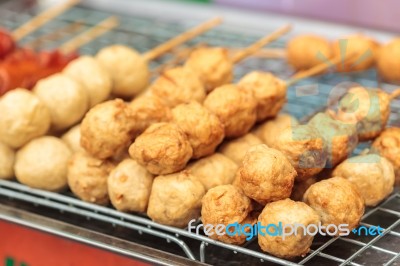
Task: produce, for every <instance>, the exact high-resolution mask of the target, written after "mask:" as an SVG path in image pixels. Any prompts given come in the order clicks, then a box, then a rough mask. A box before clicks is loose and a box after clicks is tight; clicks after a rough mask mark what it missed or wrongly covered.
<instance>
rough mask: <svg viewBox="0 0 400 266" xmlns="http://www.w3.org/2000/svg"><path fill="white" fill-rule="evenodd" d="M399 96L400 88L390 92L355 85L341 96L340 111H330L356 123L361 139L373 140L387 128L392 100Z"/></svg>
mask: <svg viewBox="0 0 400 266" xmlns="http://www.w3.org/2000/svg"><path fill="white" fill-rule="evenodd" d="M399 96H400V89H397V90H395V91H393V92H392V93H391V94H389V93H387V92H385V91H383V90H382V89H372V88H364V87H361V86H360V87H353V88H351V89H350V90H349V91H348V92H347V93H346V94H345V95H344V96H343V97H342V98H341V100H340V102H339V107H338V111H337V112H336V113H335V112H334V111H333V110H329V111H328V112H329V113H330V115H331V116H332V117H334V118H335V119H337V120H339V121H342V122H344V123H348V124H353V125H356V127H357V133H358V138H359V140H360V141H366V140H371V139H374V138H376V137H377V136H379V134H380V133H381V132H382V131H383V130H384V129H385V127H386V124H387V121H388V119H389V115H390V102H391V101H392V100H393V99H395V98H397V97H399Z"/></svg>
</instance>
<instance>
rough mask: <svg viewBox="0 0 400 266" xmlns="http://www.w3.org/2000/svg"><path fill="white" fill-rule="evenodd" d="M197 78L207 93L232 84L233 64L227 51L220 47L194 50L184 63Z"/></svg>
mask: <svg viewBox="0 0 400 266" xmlns="http://www.w3.org/2000/svg"><path fill="white" fill-rule="evenodd" d="M185 67H188V68H190V69H192V70H193V71H194V72H195V73H196V74H197V75H198V76H199V77H200V80H201V82H202V83H203V85H204V87H205V88H206V91H207V92H210V91H212V90H214V89H215V88H217V87H219V86H222V85H224V84H228V83H231V82H232V79H233V63H232V62H231V60H230V58H229V54H228V50H227V49H225V48H220V47H202V48H198V49H196V50H194V51H193V52H192V53H191V54H190V56H189V58H188V59H187V61H186V63H185Z"/></svg>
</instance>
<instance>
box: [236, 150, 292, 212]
mask: <svg viewBox="0 0 400 266" xmlns="http://www.w3.org/2000/svg"><path fill="white" fill-rule="evenodd" d="M238 173H239V186H240V188H242V189H243V192H244V194H246V196H248V197H249V198H252V199H254V200H255V201H257V202H259V203H260V204H264V205H265V204H266V203H268V202H271V201H277V200H281V199H286V198H288V197H289V196H290V194H291V193H292V188H293V182H294V179H295V177H296V171H295V170H294V168H293V167H292V165H291V164H290V162H289V160H288V159H286V157H285V156H284V155H283V154H282V153H281V152H280V151H278V150H275V149H271V148H268V147H267V145H265V144H259V145H256V146H253V147H252V148H250V149H249V150H248V151H247V153H246V155H245V156H244V159H243V163H242V165H241V166H240V168H239V170H238Z"/></svg>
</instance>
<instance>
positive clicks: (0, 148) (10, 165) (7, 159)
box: [0, 142, 15, 179]
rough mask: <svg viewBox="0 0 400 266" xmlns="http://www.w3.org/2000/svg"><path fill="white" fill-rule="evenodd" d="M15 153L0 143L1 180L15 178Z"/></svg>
mask: <svg viewBox="0 0 400 266" xmlns="http://www.w3.org/2000/svg"><path fill="white" fill-rule="evenodd" d="M14 163H15V151H14V150H13V149H11V148H10V147H8V146H7V145H6V144H4V143H2V142H0V179H12V178H14Z"/></svg>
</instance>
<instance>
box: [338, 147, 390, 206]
mask: <svg viewBox="0 0 400 266" xmlns="http://www.w3.org/2000/svg"><path fill="white" fill-rule="evenodd" d="M332 176H339V177H343V178H346V179H347V180H349V181H350V182H351V183H353V184H354V185H355V186H356V187H357V188H358V190H359V191H360V193H361V196H362V197H363V198H364V201H365V205H367V206H375V205H377V204H378V203H379V202H381V201H382V200H383V199H385V198H386V197H387V196H388V195H390V193H392V191H393V185H394V180H395V177H394V169H393V165H392V164H391V163H390V162H389V161H388V160H387V159H385V158H384V157H381V156H379V155H376V154H366V155H359V156H356V157H352V158H350V159H347V160H346V161H344V162H342V163H341V164H339V165H338V166H337V167H336V168H335V170H334V171H333V173H332Z"/></svg>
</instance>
